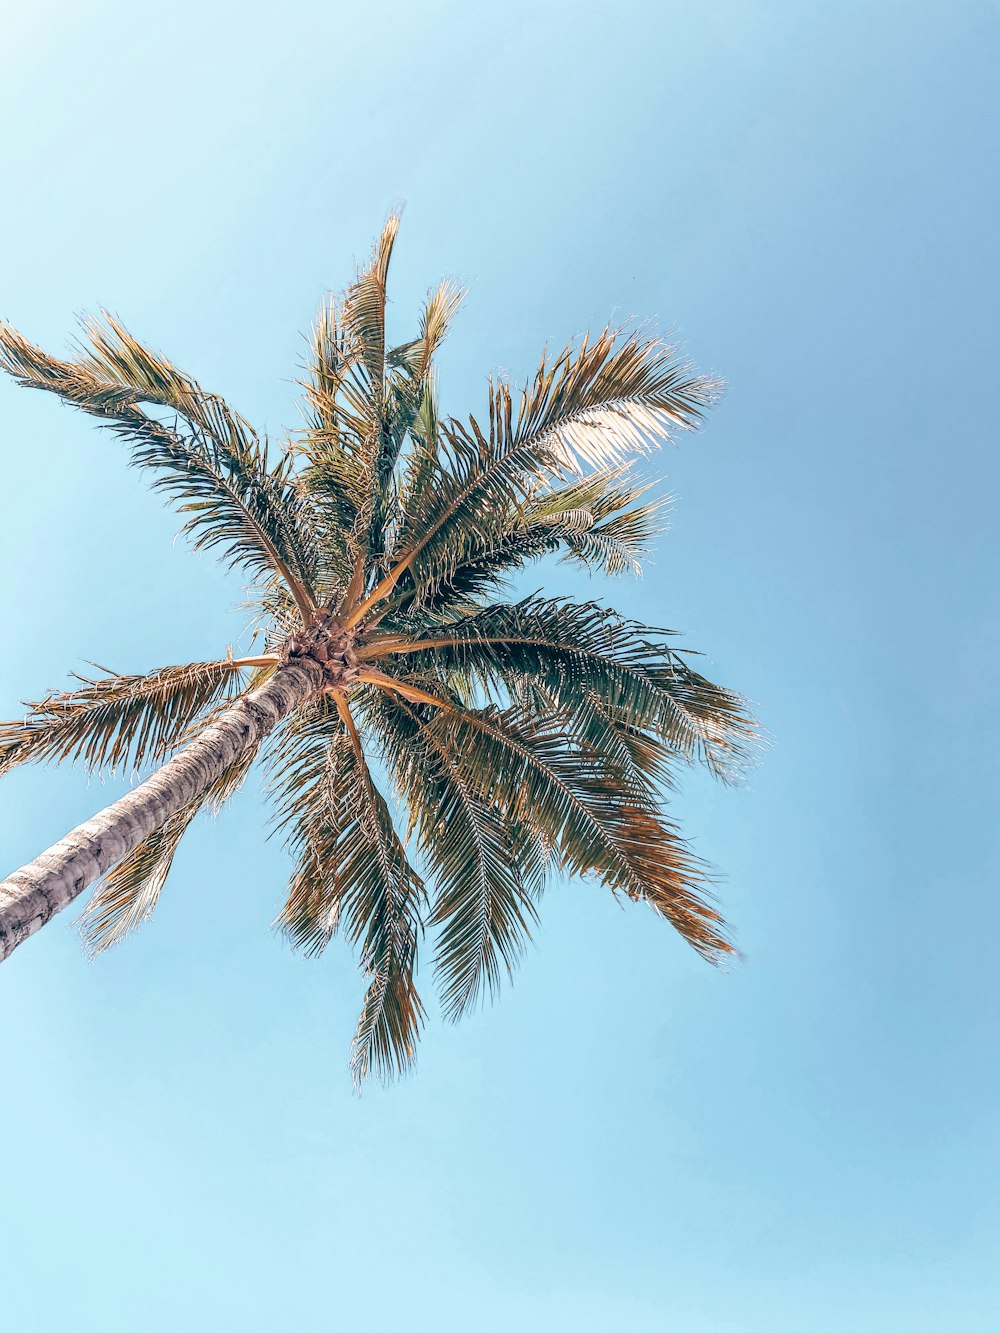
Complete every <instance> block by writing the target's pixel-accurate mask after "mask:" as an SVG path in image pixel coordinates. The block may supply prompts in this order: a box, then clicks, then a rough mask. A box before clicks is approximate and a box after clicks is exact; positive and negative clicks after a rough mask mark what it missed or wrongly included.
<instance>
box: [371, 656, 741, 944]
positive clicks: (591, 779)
mask: <svg viewBox="0 0 1000 1333" xmlns="http://www.w3.org/2000/svg"><path fill="white" fill-rule="evenodd" d="M393 687H394V683H390V682H388V681H387V682H386V684H385V686H384V688H386V689H392V688H393ZM400 688H402V689H406V688H407V687H406V686H401V687H400ZM425 704H426V708H427V714H426V720H425V722H424V726H425V727H426V729H427V731H428V733H429V734H430V735H433V736H435V737H437V738H439V739H440V740H441V742H442V743H443V744H445V745H447V746H448V747H449V749H450V750H451V751H452V752H453V753H454V754H456V755H460V756H461V757H462V759H463V773H464V774H465V776H466V778H467V781H468V782H469V783H470V785H472V786H473V788H477V787H478V790H479V791H480V793H481V795H482V796H483V798H484V799H485V800H487V801H489V802H491V803H492V804H493V805H494V806H495V807H496V808H498V809H500V810H501V811H502V812H503V814H504V816H505V817H506V818H514V819H516V820H519V821H520V820H523V821H525V822H527V823H529V824H530V825H531V827H532V829H533V831H534V833H535V835H536V837H538V838H539V839H540V840H541V841H542V842H543V843H544V844H546V845H549V846H551V847H552V848H553V849H554V850H555V852H556V854H557V860H558V864H559V866H560V868H561V869H562V870H564V871H566V872H568V873H569V874H571V875H579V876H588V875H590V876H594V877H596V878H597V879H598V880H600V882H601V883H603V884H605V885H606V886H607V887H608V888H610V889H611V890H612V891H613V892H615V893H618V892H622V893H624V894H626V895H627V896H628V897H629V898H632V899H634V900H636V901H642V902H646V903H648V904H649V905H650V906H651V907H653V909H654V910H655V911H656V912H657V913H658V914H659V915H661V916H663V917H665V918H666V919H667V920H668V921H669V922H670V923H671V925H673V926H674V928H675V929H676V930H677V931H678V932H679V933H680V934H681V935H682V936H683V938H684V939H685V940H687V942H688V943H689V944H690V945H692V947H693V948H695V949H696V950H697V951H698V952H699V953H701V954H702V955H703V956H704V957H706V958H707V959H709V960H710V961H717V960H718V959H719V958H721V957H722V956H724V955H726V954H730V953H732V952H733V947H732V945H731V944H730V942H729V940H728V939H727V937H726V934H725V929H724V926H723V922H722V919H721V917H720V916H719V914H718V912H717V911H716V910H715V908H714V906H713V905H712V903H711V901H710V897H709V890H710V884H711V880H710V876H709V875H708V872H707V870H706V868H705V866H704V865H703V864H702V863H701V862H700V861H699V860H698V859H697V858H696V857H695V856H694V855H693V854H692V853H691V851H690V849H689V848H688V847H687V845H686V844H685V843H684V842H683V840H682V839H681V838H680V836H679V834H678V831H677V829H676V827H675V826H674V825H673V824H672V823H671V822H670V821H669V820H668V819H667V818H666V817H665V816H664V814H663V812H662V811H661V810H660V809H658V808H657V806H656V804H655V803H654V802H653V801H652V800H651V799H650V797H649V794H648V792H647V791H646V790H644V789H643V788H642V787H641V786H637V785H635V784H633V783H632V782H631V781H630V780H629V774H628V772H627V771H626V770H625V769H619V768H617V767H615V766H614V765H613V764H611V763H610V762H609V760H608V757H607V756H606V755H604V754H601V753H599V752H597V751H595V750H593V749H591V748H589V747H587V746H586V745H584V744H582V743H575V742H573V741H572V740H571V739H570V738H568V737H567V736H566V733H565V731H564V730H563V728H562V726H561V719H560V718H559V717H558V715H557V716H556V717H554V718H553V717H546V716H544V715H542V716H540V715H538V714H537V713H535V712H534V711H532V710H525V709H521V708H517V707H511V708H507V709H498V708H493V707H491V708H486V709H476V710H473V709H461V708H459V707H457V706H456V705H455V704H454V703H453V702H452V701H451V700H449V699H447V698H446V697H445V696H444V695H440V696H439V697H437V698H436V699H435V698H434V695H433V692H427V693H426V694H425Z"/></svg>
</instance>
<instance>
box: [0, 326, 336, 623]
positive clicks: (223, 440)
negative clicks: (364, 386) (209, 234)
mask: <svg viewBox="0 0 1000 1333" xmlns="http://www.w3.org/2000/svg"><path fill="white" fill-rule="evenodd" d="M84 329H85V333H86V335H87V338H88V340H89V343H90V349H91V350H90V351H89V352H85V353H83V354H82V355H81V356H80V357H79V359H77V360H75V361H63V360H60V359H59V358H57V357H53V356H50V355H49V354H48V353H46V352H44V351H43V350H42V349H41V348H39V347H36V346H35V345H34V344H32V343H30V342H29V341H28V340H27V339H26V338H24V337H22V335H21V334H19V333H18V332H17V331H16V330H15V329H13V328H12V327H10V326H9V325H7V324H0V367H2V368H3V369H4V370H6V371H7V372H8V373H9V374H11V375H12V376H14V378H15V379H17V380H18V382H19V383H21V384H24V385H26V386H28V387H30V388H36V389H45V390H47V391H48V392H51V393H55V394H56V395H58V397H60V398H62V399H63V400H64V401H66V402H68V403H71V404H72V405H73V406H75V407H78V408H80V409H81V410H83V411H84V412H87V413H89V414H90V415H91V416H94V417H96V418H97V419H98V420H99V421H100V422H101V423H102V424H103V425H105V426H107V427H109V428H110V429H111V430H112V431H113V432H114V433H115V434H116V435H118V436H119V437H120V438H121V439H123V440H124V441H126V442H127V443H128V444H129V445H130V447H131V454H130V461H131V463H132V464H133V465H134V466H136V467H139V468H142V469H150V470H152V472H153V473H154V474H155V479H154V481H153V487H154V489H157V490H160V491H162V492H163V493H165V494H166V495H167V496H168V497H169V498H170V499H171V500H173V501H174V502H175V503H176V504H177V505H178V508H179V510H180V512H181V513H184V514H190V515H191V517H190V518H189V519H188V520H187V522H186V523H185V525H184V528H183V531H184V533H185V534H186V535H187V536H188V537H189V538H190V540H191V542H192V544H193V545H194V547H195V548H196V549H201V550H214V549H218V550H220V551H221V553H222V554H223V557H224V559H225V560H227V561H228V563H229V564H231V565H241V566H243V567H244V568H247V569H249V570H250V571H252V572H253V573H255V574H258V575H261V574H263V575H268V574H270V573H272V572H273V573H277V574H279V575H280V576H281V577H282V578H283V579H285V581H286V582H287V583H288V586H289V587H290V589H291V590H292V592H293V594H294V595H295V598H296V601H297V602H298V603H299V605H300V607H301V608H302V610H303V612H304V613H305V614H308V610H309V608H310V606H311V604H312V598H311V595H310V582H311V580H312V578H313V576H314V574H315V572H316V564H317V558H316V552H315V549H314V548H313V545H312V541H311V537H310V530H309V525H308V522H307V514H306V512H305V510H304V508H303V502H302V500H301V498H300V496H299V492H298V490H297V488H296V487H295V486H294V485H293V484H292V480H291V478H290V476H289V472H288V462H287V460H286V459H284V458H282V459H281V460H279V462H278V464H277V465H276V466H274V467H271V466H270V465H269V463H268V458H267V449H266V446H265V445H263V444H261V442H260V441H259V440H258V439H257V437H256V435H255V434H254V433H253V431H252V429H251V428H250V426H249V425H248V424H247V423H246V422H245V421H244V420H243V418H242V417H240V416H238V414H236V413H234V412H232V411H231V410H230V409H229V408H228V407H227V406H226V405H225V403H223V401H222V400H221V399H220V398H218V397H217V395H214V394H208V393H205V392H204V391H203V390H202V389H201V388H200V387H199V386H198V385H197V384H196V383H195V382H194V381H193V380H191V379H189V378H188V377H187V376H185V375H184V374H183V373H182V372H181V371H179V370H177V368H176V367H174V366H173V365H172V364H171V363H170V362H169V361H167V360H166V359H165V358H163V357H161V356H159V355H158V354H156V353H154V352H152V351H150V349H148V348H146V347H144V346H143V345H142V344H141V343H139V342H137V341H136V340H135V339H134V338H132V336H131V335H130V334H129V333H128V332H127V331H126V330H125V329H124V328H123V327H122V326H121V325H120V324H119V323H118V322H117V321H116V320H114V319H113V318H112V317H111V316H108V315H105V316H104V317H103V318H102V319H101V320H91V321H89V322H87V323H86V324H85V325H84ZM143 405H146V406H152V407H154V408H156V409H165V410H166V411H168V412H172V413H173V414H174V416H173V419H172V420H171V421H169V422H168V421H164V420H161V419H160V418H159V417H157V416H155V415H151V414H149V413H148V412H146V411H145V410H144V407H143Z"/></svg>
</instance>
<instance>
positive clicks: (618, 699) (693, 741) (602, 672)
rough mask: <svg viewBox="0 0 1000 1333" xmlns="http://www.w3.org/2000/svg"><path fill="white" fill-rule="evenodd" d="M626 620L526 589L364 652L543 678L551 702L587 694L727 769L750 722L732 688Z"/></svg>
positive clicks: (726, 772)
mask: <svg viewBox="0 0 1000 1333" xmlns="http://www.w3.org/2000/svg"><path fill="white" fill-rule="evenodd" d="M655 634H656V632H655V631H653V630H650V629H649V628H648V627H646V626H644V625H640V624H637V623H636V622H634V621H628V620H626V619H624V618H623V617H621V616H619V615H617V614H616V613H615V612H613V611H610V610H608V609H607V608H606V607H603V606H601V605H600V604H599V603H596V602H571V601H566V600H550V599H546V598H542V597H540V596H537V595H536V596H533V597H529V598H526V599H524V600H523V601H521V602H517V603H513V604H511V605H504V604H502V603H501V604H496V605H493V606H490V607H488V608H486V609H485V610H483V611H480V612H478V613H476V614H474V615H471V616H469V617H467V618H465V619H463V620H459V621H456V622H453V623H450V624H447V625H445V626H444V627H442V630H441V632H438V631H436V630H432V631H429V632H425V633H420V634H415V635H413V636H412V637H411V638H409V639H403V638H400V637H398V636H397V637H393V636H391V635H387V636H385V637H384V638H383V639H381V640H379V641H373V642H372V643H371V644H370V645H369V646H368V647H367V648H365V649H363V650H362V653H363V656H364V657H365V658H366V659H368V660H375V659H380V658H382V657H390V656H392V657H396V658H406V659H409V660H408V663H407V664H406V666H404V668H403V669H404V670H407V669H408V670H412V671H413V672H415V673H417V674H419V673H420V672H421V671H422V670H427V669H430V668H433V667H434V666H435V664H436V665H437V668H438V669H444V670H450V671H461V672H464V673H466V674H468V675H471V676H473V677H475V678H477V679H478V680H479V681H480V682H481V684H482V685H483V687H484V688H486V689H487V690H489V689H490V687H491V686H492V685H493V684H494V683H495V682H497V681H499V682H501V683H503V684H505V685H506V686H507V687H508V688H509V687H510V686H512V685H514V684H516V683H517V682H518V681H519V680H522V679H525V678H527V679H531V680H533V681H536V682H538V683H540V684H544V685H545V687H546V688H547V689H548V690H549V691H550V693H551V695H552V697H553V698H554V699H555V700H556V702H557V704H558V706H559V707H560V708H562V709H564V710H567V711H570V712H572V711H574V710H575V709H577V708H578V707H581V706H582V705H583V703H584V701H585V700H586V698H587V697H588V696H592V695H596V696H597V697H599V698H600V700H601V701H602V703H603V704H604V705H606V707H607V709H608V710H609V717H612V718H614V717H618V716H620V717H621V718H622V719H623V720H625V721H627V722H628V724H629V725H630V726H632V727H634V728H637V729H638V730H639V731H641V732H645V733H649V734H651V735H653V736H657V737H659V738H661V739H662V740H663V741H665V742H666V743H668V744H669V745H670V746H671V748H672V749H673V750H674V751H675V752H676V753H678V754H682V755H686V756H688V757H690V758H696V759H700V760H702V761H703V762H704V763H706V764H707V765H708V766H709V767H710V768H711V769H712V770H713V772H715V773H716V774H717V775H718V776H719V777H723V778H729V777H735V776H736V775H738V773H739V772H740V771H741V770H742V769H743V768H744V767H745V765H746V764H747V763H748V762H749V761H750V760H751V758H752V754H753V744H754V736H755V732H754V726H753V722H752V719H751V718H750V715H749V713H748V711H747V708H746V705H745V703H744V701H743V700H742V699H740V698H739V696H737V695H734V694H732V693H731V692H730V691H728V690H725V689H723V688H722V687H720V686H718V685H714V684H713V683H712V682H711V681H709V680H707V679H706V678H705V677H704V676H701V675H699V674H698V673H697V672H696V671H693V670H692V669H691V667H690V666H689V665H688V664H687V662H686V661H685V658H684V656H683V655H681V654H680V653H678V652H677V651H676V649H675V648H674V647H673V646H672V644H671V643H670V642H669V637H668V636H667V634H665V633H664V632H661V633H660V635H659V636H657V637H653V636H654V635H655Z"/></svg>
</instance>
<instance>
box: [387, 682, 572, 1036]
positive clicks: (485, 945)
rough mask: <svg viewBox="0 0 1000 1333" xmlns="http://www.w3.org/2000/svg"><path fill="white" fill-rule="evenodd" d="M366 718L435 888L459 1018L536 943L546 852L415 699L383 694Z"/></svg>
mask: <svg viewBox="0 0 1000 1333" xmlns="http://www.w3.org/2000/svg"><path fill="white" fill-rule="evenodd" d="M364 716H365V721H366V722H367V723H368V724H369V725H370V726H371V727H372V730H373V731H374V732H375V733H376V735H377V737H378V740H379V743H380V746H381V749H382V753H383V755H384V759H385V762H386V764H387V765H388V766H389V768H390V771H391V772H392V774H393V776H394V779H395V783H396V787H397V790H398V792H399V793H400V795H401V796H402V798H403V800H404V802H405V804H406V806H407V808H408V809H409V811H410V820H411V825H412V827H413V830H414V831H415V832H416V835H417V844H418V847H419V850H420V854H421V857H422V860H423V862H424V863H425V864H426V866H427V868H428V871H429V873H430V876H431V877H432V879H433V882H434V884H435V886H436V889H435V896H434V901H433V907H432V912H431V916H430V921H429V924H432V925H436V926H439V927H440V928H441V929H440V933H439V936H438V941H437V948H436V952H435V957H434V965H435V969H436V971H437V973H438V975H439V977H440V979H441V983H442V1001H443V1005H444V1010H445V1013H446V1014H447V1016H448V1017H449V1018H451V1019H453V1020H456V1019H458V1018H460V1017H461V1015H462V1014H463V1013H464V1012H465V1011H466V1009H468V1008H469V1007H470V1006H472V1005H474V1004H475V1002H476V1001H477V999H478V998H479V997H480V995H481V994H483V993H484V992H486V993H488V994H490V995H495V994H496V993H497V991H498V990H499V987H500V983H501V981H502V979H503V977H504V976H505V975H506V976H509V975H510V974H511V973H512V972H513V970H514V967H515V966H516V964H517V962H518V960H519V958H520V956H521V954H522V952H523V950H524V947H525V945H526V944H527V942H528V941H529V940H530V939H531V931H532V928H533V926H534V924H535V922H536V921H537V911H536V907H535V902H536V900H537V898H538V896H539V894H540V893H541V889H542V885H543V882H544V874H545V869H546V864H547V856H546V851H545V848H544V846H543V844H542V842H541V840H540V839H539V838H538V837H537V835H536V834H535V833H534V831H533V829H532V828H531V825H530V823H528V822H527V821H525V820H518V819H515V818H513V817H512V816H508V817H506V818H505V817H504V816H503V814H502V813H501V812H500V811H499V810H497V809H496V808H494V806H493V805H492V804H491V803H490V802H489V801H488V800H486V799H484V797H483V795H482V783H481V781H480V782H477V783H476V784H472V783H471V782H470V781H469V777H468V772H467V770H468V768H469V766H470V764H471V763H472V762H474V760H473V758H472V757H470V756H462V755H459V754H456V753H455V752H454V750H453V749H451V748H450V747H449V745H448V744H447V742H446V740H445V739H444V738H442V737H440V736H437V735H434V734H433V733H432V732H431V731H430V730H429V729H427V728H426V727H425V726H424V725H423V723H424V719H423V717H422V716H421V710H420V707H419V705H414V704H410V703H408V702H407V701H406V700H405V699H403V698H400V697H399V696H393V695H391V694H385V693H379V694H376V695H374V697H373V698H372V699H371V700H370V702H369V704H368V707H367V708H366V709H365V714H364Z"/></svg>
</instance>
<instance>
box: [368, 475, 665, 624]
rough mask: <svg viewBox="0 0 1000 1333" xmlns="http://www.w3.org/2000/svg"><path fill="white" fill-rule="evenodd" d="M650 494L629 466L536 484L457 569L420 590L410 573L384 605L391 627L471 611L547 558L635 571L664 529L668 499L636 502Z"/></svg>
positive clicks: (499, 515)
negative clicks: (419, 617) (417, 615)
mask: <svg viewBox="0 0 1000 1333" xmlns="http://www.w3.org/2000/svg"><path fill="white" fill-rule="evenodd" d="M650 489H651V484H650V483H643V482H637V481H636V480H635V479H634V478H633V476H632V469H631V467H630V466H624V467H616V468H608V469H601V470H600V471H598V472H594V473H591V474H590V475H589V476H587V477H584V478H575V479H574V480H572V481H570V482H569V483H567V484H565V485H562V486H549V485H544V484H540V485H539V486H538V487H537V488H536V490H535V491H534V493H533V494H531V495H530V496H529V497H528V498H525V499H523V500H522V501H520V502H519V503H515V502H514V500H513V499H511V501H510V503H509V504H508V506H507V508H506V509H505V510H504V509H502V508H499V507H498V508H497V509H496V510H495V511H494V512H493V514H492V515H491V517H490V520H489V521H490V533H489V537H488V540H487V539H485V538H484V540H483V541H482V543H481V545H479V546H477V547H473V548H472V549H470V550H469V551H467V552H466V555H465V556H464V558H463V559H462V560H461V562H460V563H459V564H458V565H456V567H455V568H454V569H451V570H449V571H448V572H447V573H446V574H445V575H443V576H441V575H439V576H438V577H437V578H436V579H433V578H432V579H427V580H425V582H424V583H423V584H422V585H421V586H420V587H419V588H417V587H416V586H414V581H413V577H412V574H411V572H410V571H407V573H406V574H404V575H403V577H402V578H401V579H400V581H399V591H398V592H397V593H396V595H395V597H394V598H393V599H392V601H391V602H390V603H389V606H388V611H387V613H386V616H387V618H389V619H390V623H392V622H393V621H399V620H400V619H401V618H403V619H405V616H406V613H407V612H408V611H412V610H414V609H416V610H419V611H422V612H427V613H429V617H428V618H430V619H431V620H432V621H433V620H434V619H435V618H436V617H440V616H441V615H443V614H444V613H448V614H449V615H455V614H459V615H461V614H468V613H469V612H471V611H473V610H475V609H476V608H477V606H479V605H481V604H482V602H483V601H484V599H487V598H489V597H491V596H496V595H497V594H499V593H501V592H502V591H504V590H506V589H507V588H508V587H509V586H510V579H511V577H512V575H513V574H515V573H516V572H517V571H518V570H520V569H522V568H523V567H524V566H525V565H527V564H529V563H530V562H532V561H535V560H538V559H540V558H541V557H543V556H545V555H554V554H559V553H562V557H563V558H564V559H565V560H568V561H570V562H571V563H574V564H577V565H579V566H581V567H582V568H584V569H586V570H588V571H589V572H591V573H605V574H610V575H619V574H624V573H627V572H631V573H633V574H636V575H638V574H640V573H641V572H642V566H643V561H644V559H645V557H646V556H647V555H648V553H649V551H650V550H651V548H652V544H653V539H654V538H655V537H656V536H657V535H658V534H659V533H661V532H663V531H664V530H665V528H666V523H665V521H664V516H665V514H666V511H667V509H668V507H669V503H670V498H669V497H661V498H659V499H655V500H652V501H647V502H646V503H639V502H640V501H641V500H642V499H643V497H644V496H645V495H646V494H647V493H648V492H649V490H650Z"/></svg>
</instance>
